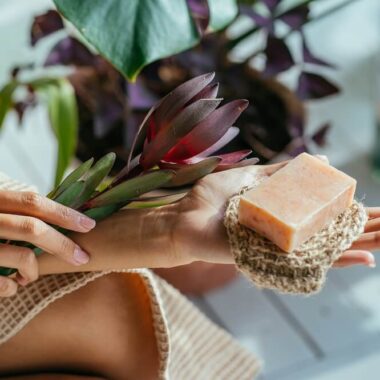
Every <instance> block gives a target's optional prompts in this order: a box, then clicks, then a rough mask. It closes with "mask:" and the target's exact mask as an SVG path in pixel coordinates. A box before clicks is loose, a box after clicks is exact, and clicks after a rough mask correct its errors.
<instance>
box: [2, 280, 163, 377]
mask: <svg viewBox="0 0 380 380" xmlns="http://www.w3.org/2000/svg"><path fill="white" fill-rule="evenodd" d="M0 357H1V360H0V376H5V375H8V376H10V375H16V374H20V375H21V374H22V375H26V374H28V375H32V374H38V373H47V372H49V373H62V374H78V375H89V376H95V377H96V376H101V377H105V378H112V379H123V380H124V379H129V380H133V379H147V380H148V379H155V378H157V371H158V354H157V347H156V341H155V336H154V328H153V321H152V315H151V310H150V305H149V298H148V294H147V293H146V289H145V286H144V284H143V282H142V280H141V278H140V277H139V276H138V275H136V274H110V275H108V276H105V277H103V278H100V279H98V280H96V281H95V282H93V283H90V284H88V285H87V286H85V287H84V288H81V289H79V290H77V291H75V292H74V293H71V294H69V295H67V296H65V297H63V298H62V299H60V300H58V301H56V302H54V303H53V304H51V305H50V306H49V307H48V308H47V309H46V310H44V311H43V312H42V313H41V314H39V315H38V316H37V317H36V318H34V319H33V320H32V321H31V322H30V323H29V324H28V325H27V326H26V327H25V328H24V329H23V330H22V331H20V333H18V334H17V335H16V336H15V337H14V338H12V339H10V340H9V341H8V342H6V343H5V344H4V345H2V346H0ZM58 379H59V378H58ZM64 379H65V378H64ZM65 380H66V379H65Z"/></svg>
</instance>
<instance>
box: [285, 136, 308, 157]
mask: <svg viewBox="0 0 380 380" xmlns="http://www.w3.org/2000/svg"><path fill="white" fill-rule="evenodd" d="M304 152H308V149H307V146H306V144H305V142H304V141H303V140H301V141H299V140H298V141H296V142H295V143H293V144H290V146H289V147H288V149H287V153H288V154H289V156H291V157H296V156H298V155H299V154H301V153H304Z"/></svg>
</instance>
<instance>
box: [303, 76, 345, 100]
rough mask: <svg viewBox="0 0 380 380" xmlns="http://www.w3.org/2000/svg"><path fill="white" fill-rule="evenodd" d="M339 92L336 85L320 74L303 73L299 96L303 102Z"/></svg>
mask: <svg viewBox="0 0 380 380" xmlns="http://www.w3.org/2000/svg"><path fill="white" fill-rule="evenodd" d="M338 92H339V88H338V87H337V86H336V85H335V84H333V83H331V82H330V81H328V80H327V79H325V78H323V77H321V76H320V75H318V74H313V73H307V72H302V73H301V75H300V77H299V80H298V88H297V95H298V97H299V98H300V99H301V100H308V99H320V98H324V97H326V96H330V95H335V94H337V93H338Z"/></svg>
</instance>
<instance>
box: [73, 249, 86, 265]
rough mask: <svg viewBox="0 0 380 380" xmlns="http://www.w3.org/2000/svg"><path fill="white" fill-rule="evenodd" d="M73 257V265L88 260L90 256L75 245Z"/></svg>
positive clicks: (84, 262)
mask: <svg viewBox="0 0 380 380" xmlns="http://www.w3.org/2000/svg"><path fill="white" fill-rule="evenodd" d="M73 259H74V264H75V265H82V264H87V263H88V262H89V260H90V256H89V255H88V254H87V253H86V252H85V251H83V249H81V248H79V247H77V248H75V251H74V255H73Z"/></svg>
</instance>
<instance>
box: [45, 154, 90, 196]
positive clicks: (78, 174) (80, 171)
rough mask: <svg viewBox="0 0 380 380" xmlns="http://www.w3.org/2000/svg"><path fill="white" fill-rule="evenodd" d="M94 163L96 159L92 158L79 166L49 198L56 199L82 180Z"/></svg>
mask: <svg viewBox="0 0 380 380" xmlns="http://www.w3.org/2000/svg"><path fill="white" fill-rule="evenodd" d="M93 162H94V159H93V158H90V159H89V160H87V161H86V162H84V163H83V164H81V165H79V166H78V167H77V168H76V169H75V170H73V171H72V172H71V173H70V174H69V175H68V176H67V177H66V178H65V179H64V180H63V182H62V183H61V184H60V185H59V186H58V187H56V188H55V189H54V190H53V191H51V192H50V193H49V194H48V198H51V199H56V197H57V196H59V195H60V194H62V193H63V192H64V191H65V190H66V189H67V188H68V187H69V186H71V185H72V184H73V183H74V182H76V181H78V180H79V179H81V178H82V177H83V176H84V175H85V174H86V173H87V172H88V171H89V170H90V168H91V166H92V164H93Z"/></svg>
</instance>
